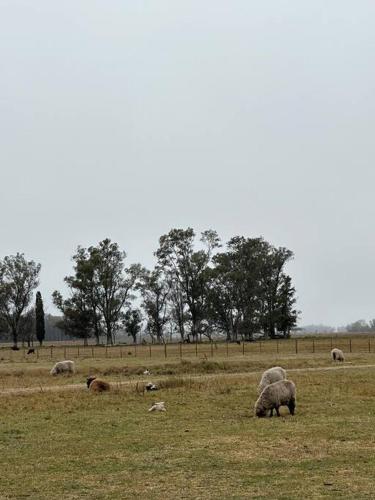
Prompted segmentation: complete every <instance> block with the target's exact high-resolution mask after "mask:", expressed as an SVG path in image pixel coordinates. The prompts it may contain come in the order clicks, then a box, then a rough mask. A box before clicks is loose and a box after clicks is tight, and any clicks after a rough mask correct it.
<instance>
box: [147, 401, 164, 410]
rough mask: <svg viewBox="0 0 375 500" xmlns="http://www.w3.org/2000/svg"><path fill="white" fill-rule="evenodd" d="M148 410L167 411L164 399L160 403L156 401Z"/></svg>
mask: <svg viewBox="0 0 375 500" xmlns="http://www.w3.org/2000/svg"><path fill="white" fill-rule="evenodd" d="M148 411H167V410H166V408H165V406H164V401H160V402H159V403H154V404H153V405H152V406H151V408H149V410H148Z"/></svg>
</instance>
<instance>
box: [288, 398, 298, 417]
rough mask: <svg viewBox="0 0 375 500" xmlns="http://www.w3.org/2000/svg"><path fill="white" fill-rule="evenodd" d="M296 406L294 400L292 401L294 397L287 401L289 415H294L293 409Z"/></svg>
mask: <svg viewBox="0 0 375 500" xmlns="http://www.w3.org/2000/svg"><path fill="white" fill-rule="evenodd" d="M295 407H296V402H295V401H294V399H291V400H290V401H289V403H288V408H289V411H290V414H291V415H294V409H295Z"/></svg>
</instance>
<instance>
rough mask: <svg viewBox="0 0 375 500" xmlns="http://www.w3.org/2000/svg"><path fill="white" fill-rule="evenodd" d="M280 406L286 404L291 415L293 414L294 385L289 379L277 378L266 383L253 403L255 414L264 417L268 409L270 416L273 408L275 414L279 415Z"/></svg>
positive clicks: (294, 405)
mask: <svg viewBox="0 0 375 500" xmlns="http://www.w3.org/2000/svg"><path fill="white" fill-rule="evenodd" d="M280 406H287V407H288V408H289V411H290V413H291V415H294V409H295V407H296V386H295V385H294V383H293V382H292V381H291V380H279V381H278V382H274V383H273V384H270V385H267V387H265V388H264V389H263V391H262V393H261V395H260V396H259V398H258V400H257V402H256V403H255V415H256V416H257V417H265V416H266V415H267V412H268V411H270V417H272V414H273V409H275V410H276V414H277V416H278V417H280V412H279V408H280Z"/></svg>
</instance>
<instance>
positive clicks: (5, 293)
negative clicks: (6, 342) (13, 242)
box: [0, 253, 41, 347]
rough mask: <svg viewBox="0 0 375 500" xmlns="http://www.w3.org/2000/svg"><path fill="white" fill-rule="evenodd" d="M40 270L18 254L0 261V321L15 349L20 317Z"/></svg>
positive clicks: (37, 265) (26, 307)
mask: <svg viewBox="0 0 375 500" xmlns="http://www.w3.org/2000/svg"><path fill="white" fill-rule="evenodd" d="M40 268H41V266H40V264H36V263H35V262H34V261H27V260H26V259H25V257H24V255H23V254H20V253H17V254H16V255H10V256H7V257H5V258H4V260H3V261H0V320H1V322H3V323H5V324H6V325H7V327H8V329H9V331H10V333H11V335H12V338H13V344H14V347H17V343H18V334H19V327H20V321H21V318H22V315H23V314H24V313H26V311H27V309H28V307H29V305H30V302H31V299H32V294H33V291H34V289H35V288H36V287H37V286H38V285H39V273H40Z"/></svg>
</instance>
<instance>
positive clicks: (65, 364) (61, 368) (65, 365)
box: [50, 360, 75, 375]
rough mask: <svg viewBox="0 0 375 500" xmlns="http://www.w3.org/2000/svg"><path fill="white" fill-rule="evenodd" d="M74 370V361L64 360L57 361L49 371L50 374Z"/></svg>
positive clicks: (72, 371)
mask: <svg viewBox="0 0 375 500" xmlns="http://www.w3.org/2000/svg"><path fill="white" fill-rule="evenodd" d="M74 372H75V364H74V361H70V360H65V361H58V362H57V363H56V364H55V365H54V367H53V368H52V370H51V371H50V374H51V375H58V374H59V373H74Z"/></svg>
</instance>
